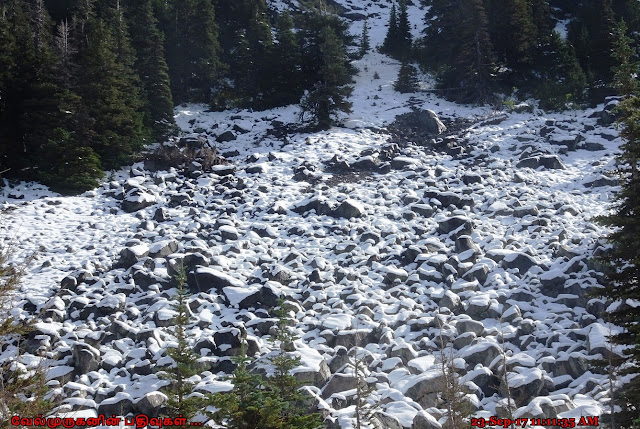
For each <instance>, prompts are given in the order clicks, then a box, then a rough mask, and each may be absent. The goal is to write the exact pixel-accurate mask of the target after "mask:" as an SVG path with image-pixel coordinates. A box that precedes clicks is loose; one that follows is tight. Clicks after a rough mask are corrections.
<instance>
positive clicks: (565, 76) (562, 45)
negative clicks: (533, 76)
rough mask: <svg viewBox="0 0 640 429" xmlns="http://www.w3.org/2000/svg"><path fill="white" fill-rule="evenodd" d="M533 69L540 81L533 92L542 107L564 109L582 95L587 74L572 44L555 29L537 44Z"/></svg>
mask: <svg viewBox="0 0 640 429" xmlns="http://www.w3.org/2000/svg"><path fill="white" fill-rule="evenodd" d="M533 70H534V71H535V72H536V73H537V74H538V81H539V83H538V85H537V87H535V88H534V90H533V93H534V95H535V96H536V97H537V98H538V99H540V107H542V108H543V109H550V110H563V109H565V108H566V107H567V102H569V101H572V100H574V101H576V100H580V99H581V98H582V93H583V91H584V88H585V86H586V77H585V75H584V73H583V71H582V68H581V67H580V64H579V63H578V60H577V58H576V56H575V53H574V51H573V48H572V47H571V45H569V44H568V43H567V42H565V41H564V40H562V38H561V37H560V35H559V34H558V33H556V32H552V34H551V37H550V38H549V41H548V42H547V43H543V44H541V45H540V47H539V53H538V55H537V61H536V65H535V67H534V68H533Z"/></svg>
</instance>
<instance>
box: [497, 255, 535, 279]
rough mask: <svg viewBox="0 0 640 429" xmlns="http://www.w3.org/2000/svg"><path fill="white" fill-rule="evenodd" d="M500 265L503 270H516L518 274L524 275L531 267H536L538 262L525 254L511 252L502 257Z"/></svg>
mask: <svg viewBox="0 0 640 429" xmlns="http://www.w3.org/2000/svg"><path fill="white" fill-rule="evenodd" d="M502 265H503V266H504V268H505V269H513V268H516V269H518V271H519V272H520V274H524V273H526V272H527V271H529V270H530V269H531V267H534V266H537V265H538V262H536V260H535V259H533V258H532V257H531V256H529V255H527V254H526V253H521V252H513V253H509V254H507V255H506V256H505V257H504V259H503V260H502Z"/></svg>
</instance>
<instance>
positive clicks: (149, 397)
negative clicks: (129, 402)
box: [133, 392, 167, 416]
mask: <svg viewBox="0 0 640 429" xmlns="http://www.w3.org/2000/svg"><path fill="white" fill-rule="evenodd" d="M165 402H167V395H165V394H164V393H162V392H149V393H147V394H146V395H144V396H143V397H142V398H140V399H138V400H137V401H135V402H134V403H133V409H134V411H136V412H138V413H140V414H146V415H148V416H157V415H159V413H160V409H161V408H162V406H163V405H164V403H165Z"/></svg>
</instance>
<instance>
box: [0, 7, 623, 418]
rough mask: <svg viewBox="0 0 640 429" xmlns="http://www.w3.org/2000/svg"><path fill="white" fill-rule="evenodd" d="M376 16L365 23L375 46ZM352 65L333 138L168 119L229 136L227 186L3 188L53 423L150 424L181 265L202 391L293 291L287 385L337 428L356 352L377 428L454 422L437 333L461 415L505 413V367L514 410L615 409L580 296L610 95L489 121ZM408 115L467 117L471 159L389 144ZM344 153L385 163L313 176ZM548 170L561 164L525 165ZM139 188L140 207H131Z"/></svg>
mask: <svg viewBox="0 0 640 429" xmlns="http://www.w3.org/2000/svg"><path fill="white" fill-rule="evenodd" d="M380 4H381V3H378V2H375V3H374V6H376V7H380ZM412 8H416V9H417V7H415V6H412ZM387 10H388V9H386V8H380V14H379V16H378V17H377V18H373V19H370V20H369V22H370V25H371V26H372V31H371V35H372V39H373V41H374V45H375V44H377V43H380V42H381V41H382V38H383V37H384V33H383V30H382V27H381V25H380V24H381V23H382V24H386V22H387V19H388V16H387V13H388V12H386V11H387ZM374 12H375V11H374ZM422 13H423V12H416V11H413V13H412V15H411V16H412V19H414V18H416V17H419V18H421V16H422ZM376 20H377V21H379V22H378V23H376V22H377V21H376ZM419 22H420V20H419V19H417V18H416V31H417V29H418V28H419V25H418V24H419ZM361 23H362V22H361V21H355V22H354V25H353V32H354V34H359V31H360V29H361ZM358 26H360V27H358ZM356 66H357V67H358V68H359V69H360V74H359V75H358V77H357V79H356V80H357V83H356V85H355V91H354V93H353V100H352V101H353V104H354V107H353V112H354V113H352V114H351V115H348V116H344V117H342V123H343V124H344V125H345V126H344V127H335V128H332V129H331V130H329V131H324V132H317V133H307V134H295V133H290V134H288V135H287V136H282V137H276V136H274V135H272V134H270V132H269V130H271V129H272V128H273V127H274V126H275V125H276V123H275V121H280V122H282V123H285V124H289V123H295V122H296V120H297V116H298V113H299V112H298V109H297V107H295V106H291V107H286V108H280V109H274V110H270V111H266V112H250V111H225V112H207V111H206V108H205V107H204V106H199V105H188V106H181V107H179V108H178V109H176V120H177V122H178V125H179V126H180V127H181V128H182V129H183V130H184V131H185V133H197V134H200V135H203V136H204V135H207V136H208V138H209V139H210V140H211V141H214V140H215V137H216V136H219V135H221V134H222V133H224V132H225V131H232V132H233V133H234V135H235V136H236V140H233V141H229V142H225V143H217V148H218V151H219V153H222V154H225V156H226V157H227V158H228V159H229V160H230V162H231V164H232V166H233V167H235V171H234V172H232V173H231V172H230V171H229V168H228V167H225V166H222V167H214V169H213V171H211V172H205V173H202V174H192V175H190V176H189V175H187V176H185V175H180V174H177V173H176V172H174V171H169V172H167V171H160V172H152V171H146V170H144V169H143V166H142V165H136V166H134V167H133V168H127V169H123V170H122V171H119V172H114V174H113V177H111V178H110V179H109V181H106V182H105V183H104V184H103V185H102V186H101V187H100V188H98V189H97V190H95V191H91V192H87V193H85V194H83V195H80V196H77V197H62V196H59V195H56V194H54V193H51V192H49V191H47V190H46V189H43V188H42V187H40V186H38V185H34V184H27V183H22V184H17V185H15V184H14V185H10V186H5V187H4V188H3V189H2V190H1V192H0V201H1V202H2V206H1V207H2V209H3V214H2V219H1V221H2V222H1V224H0V228H1V231H2V232H1V236H2V239H3V240H4V242H5V243H11V244H12V245H13V246H14V247H15V249H16V252H15V257H16V260H17V261H19V260H22V259H25V258H27V257H28V256H29V255H32V254H35V260H34V262H33V263H32V265H31V266H30V268H29V270H28V273H27V275H26V277H25V279H24V282H23V283H22V285H21V288H20V290H19V294H18V296H17V303H16V306H15V307H14V308H13V309H12V310H11V311H12V313H13V314H14V315H15V316H16V317H28V316H29V315H33V314H39V315H40V318H41V322H40V323H39V324H38V325H37V330H36V332H35V333H34V334H33V335H32V336H31V337H30V338H31V340H32V341H29V342H28V344H27V349H28V352H29V353H27V354H26V355H25V357H24V359H23V362H22V363H23V364H25V365H28V364H30V363H33V362H34V361H35V359H34V358H33V357H32V356H33V355H36V354H40V355H42V356H45V357H46V358H47V360H46V365H48V366H50V368H51V369H50V372H49V377H50V378H51V380H52V386H53V387H56V388H58V389H59V391H60V392H61V393H62V395H63V397H64V400H63V405H64V406H65V407H66V408H64V409H63V411H65V410H66V411H68V412H73V411H77V410H85V411H83V412H84V413H86V412H87V411H86V410H95V411H97V412H105V413H107V414H111V412H112V411H113V412H116V413H119V412H120V411H130V412H134V413H137V412H153V410H154V408H153V407H152V406H151V405H149V404H150V403H151V402H152V401H149V400H148V399H149V398H150V397H151V396H153V395H157V394H156V393H153V392H155V391H157V390H158V389H159V388H160V386H162V385H163V384H165V383H166V381H163V380H160V379H159V378H158V376H157V375H156V374H155V373H154V372H153V369H154V368H155V367H156V366H158V365H160V366H161V365H163V364H167V363H168V360H167V357H166V354H165V350H166V347H167V346H168V345H170V344H172V341H173V338H172V337H171V336H170V335H169V333H168V332H169V331H168V330H169V327H170V325H171V317H172V316H173V312H172V310H171V304H172V297H173V295H174V293H175V289H174V288H173V286H172V285H171V284H169V280H170V278H171V276H170V273H171V269H172V267H174V266H175V265H176V263H177V261H183V262H184V264H185V265H186V266H187V267H188V268H189V269H190V271H192V274H191V276H190V279H189V281H190V286H191V287H192V289H193V290H194V292H197V293H194V295H192V297H191V305H190V308H191V309H192V311H193V313H194V317H195V320H196V322H195V323H194V324H193V325H192V326H191V328H190V330H189V334H190V338H191V339H192V343H193V345H194V346H195V348H196V350H197V351H198V353H200V354H201V355H202V361H203V364H204V367H205V368H206V370H203V372H202V373H201V374H200V375H199V376H197V377H196V379H194V381H196V382H197V390H199V391H201V392H215V391H220V390H227V389H229V388H230V384H229V382H228V381H227V380H226V379H225V371H226V372H228V371H229V370H230V365H229V362H230V360H229V359H230V358H229V356H230V355H231V354H233V353H235V352H237V344H238V343H237V338H238V336H239V334H240V330H241V329H242V330H246V331H247V333H248V338H249V340H250V347H249V351H250V352H252V351H253V352H256V353H257V354H256V356H264V355H266V354H268V353H269V352H270V351H271V349H272V348H273V344H272V343H271V342H269V341H268V340H269V327H270V326H272V325H273V322H274V320H273V318H272V317H271V316H272V314H269V312H270V307H271V306H272V304H271V305H270V303H271V302H272V301H273V300H274V299H275V297H276V296H285V297H287V299H288V300H289V301H290V303H291V309H292V311H291V316H292V317H294V318H295V326H294V330H295V332H296V333H297V335H298V336H299V337H300V339H299V340H297V341H296V353H297V354H298V355H299V356H301V357H302V359H303V366H302V367H301V368H298V369H297V372H298V373H299V374H301V377H302V378H303V379H305V380H308V381H310V382H311V384H314V385H315V387H313V388H312V390H313V392H314V393H315V394H316V395H318V402H319V404H320V405H319V406H320V407H325V408H327V409H328V411H329V414H330V416H331V417H330V418H331V419H335V421H336V422H339V424H340V425H341V427H343V428H348V427H352V423H353V422H352V418H353V413H354V410H355V407H354V405H353V403H352V401H350V400H349V396H350V395H352V394H353V392H354V389H355V382H354V380H353V377H352V373H353V369H352V367H350V366H349V365H348V358H347V357H345V355H344V353H343V352H344V351H346V350H349V349H352V348H353V347H357V349H358V350H360V351H359V354H361V355H365V354H366V358H365V359H364V360H365V362H366V363H367V367H368V368H367V370H368V371H369V372H370V377H369V378H368V381H369V382H370V383H371V385H372V386H373V387H374V388H375V389H374V393H373V394H372V395H371V397H370V400H371V401H374V402H376V403H378V404H379V406H380V411H381V412H384V413H386V414H387V415H388V416H390V420H385V421H386V422H387V423H385V424H386V425H387V426H386V427H405V428H410V427H413V428H422V427H437V426H438V424H439V423H437V421H439V422H440V423H443V419H444V417H443V416H444V410H443V409H442V408H443V405H442V402H441V401H440V399H439V397H438V392H439V391H440V390H441V389H440V388H439V386H440V385H441V380H440V378H439V377H440V376H441V373H440V372H439V371H438V369H439V368H440V361H439V359H440V358H441V357H442V354H441V352H440V349H441V347H440V345H441V343H442V342H445V343H446V344H448V346H447V347H445V349H446V350H447V352H446V353H451V354H452V356H453V357H454V359H455V360H454V363H455V366H456V368H458V369H459V374H460V377H461V381H462V382H463V383H464V384H465V385H466V386H467V392H468V396H469V398H470V400H471V402H472V403H473V404H474V406H475V408H476V410H475V411H474V413H473V416H476V417H489V416H492V415H495V414H496V413H500V412H501V411H500V409H499V408H500V404H501V403H502V402H501V401H503V399H504V396H505V395H504V391H505V389H504V387H505V385H504V383H505V377H503V374H504V367H503V360H505V361H506V367H507V368H506V369H507V376H506V380H508V384H509V386H510V390H511V394H512V396H513V397H514V399H515V400H516V403H517V408H518V410H517V411H516V413H515V417H545V416H546V417H556V416H558V417H575V416H589V415H601V414H603V413H605V412H606V411H607V406H606V403H607V399H608V389H609V386H608V378H607V375H606V374H604V373H602V371H600V370H598V369H597V368H596V367H594V366H593V365H592V363H594V361H595V360H597V359H599V358H602V355H603V353H604V354H605V355H606V354H607V353H610V352H611V350H610V348H609V346H608V345H607V344H606V342H605V337H606V336H607V335H608V334H609V333H610V332H612V331H613V332H615V331H616V328H615V327H611V326H609V325H608V324H607V323H606V322H605V321H604V320H603V319H602V316H603V315H604V303H602V302H601V301H600V300H598V299H593V298H590V297H589V296H586V295H585V294H586V293H587V292H588V291H590V290H593V289H594V288H597V287H598V286H599V283H598V279H599V278H600V274H599V273H598V271H597V269H598V266H597V264H596V263H594V262H593V261H592V256H593V254H594V251H596V249H598V247H599V246H600V245H601V242H602V238H603V237H604V236H605V235H606V234H607V230H606V229H605V228H603V227H602V226H599V225H598V224H597V223H595V222H594V220H593V218H594V217H595V216H598V215H601V214H604V213H606V211H607V208H608V204H609V201H610V199H611V196H612V195H613V193H614V192H615V190H616V187H615V184H614V183H612V182H611V181H610V180H608V179H606V178H604V179H605V180H602V179H603V177H604V176H603V173H606V172H607V171H610V170H612V169H613V168H614V154H615V153H616V151H617V150H618V147H619V145H620V144H621V140H620V139H619V138H618V137H617V132H616V130H615V129H614V128H613V127H612V126H607V127H602V126H600V125H598V123H597V120H596V119H595V118H592V117H591V116H593V114H594V113H597V112H599V111H601V110H602V106H599V107H598V108H596V109H590V110H586V111H570V112H565V113H553V114H548V113H543V112H541V111H537V110H534V111H533V112H532V113H513V112H511V113H510V112H496V111H493V110H492V109H491V108H488V107H485V108H472V107H468V106H460V105H457V104H453V103H450V102H447V101H446V100H443V99H439V98H436V97H435V96H433V95H430V94H428V93H420V94H398V93H396V92H394V91H393V89H392V82H393V80H394V79H395V76H396V74H397V71H398V68H399V64H397V63H396V62H395V61H393V60H391V59H389V58H387V57H385V56H382V55H379V54H375V53H370V54H367V55H366V56H365V57H364V58H363V59H362V60H359V61H358V62H357V63H356ZM376 72H377V73H378V75H379V76H380V78H379V79H374V74H375V73H376ZM412 108H414V109H431V110H434V111H435V112H436V113H437V114H438V115H439V116H440V118H441V119H442V120H443V121H444V122H445V123H449V124H451V123H453V121H455V120H456V119H457V118H465V119H469V120H471V121H472V122H473V123H474V124H475V125H473V126H472V127H470V128H469V129H467V130H465V131H463V132H462V133H461V134H460V135H457V136H455V137H452V139H454V140H455V141H457V142H458V143H459V145H461V146H463V147H465V152H466V153H464V154H463V155H462V156H452V155H448V154H446V151H444V150H433V148H432V147H423V146H418V145H412V144H409V145H405V144H399V145H396V146H393V143H396V142H395V141H394V137H393V136H392V135H390V134H389V133H388V132H386V127H387V126H388V125H389V124H391V123H392V122H393V121H394V119H395V118H396V116H397V115H399V114H404V113H408V112H411V111H412ZM234 126H235V127H236V128H235V130H234ZM239 130H241V131H239ZM435 138H436V139H440V140H441V139H442V136H440V137H435ZM574 146H575V147H574ZM569 149H571V150H569ZM573 149H575V150H573ZM389 154H390V155H389ZM336 156H337V158H335V159H337V160H340V161H344V162H346V163H347V164H348V165H349V166H353V165H370V164H371V161H372V162H373V164H375V163H376V162H380V163H384V157H385V156H387V157H390V159H389V168H388V169H386V170H384V171H385V172H384V173H381V172H378V171H380V170H377V169H376V168H372V169H369V170H366V169H359V170H353V171H344V170H336V169H333V170H332V169H330V168H328V166H327V164H326V163H327V162H328V161H329V160H331V159H332V158H334V157H336ZM335 159H334V161H335ZM545 160H548V161H549V164H547V167H549V166H551V167H554V168H546V167H539V168H532V166H533V167H535V165H536V163H540V162H546V161H545ZM347 164H343V165H347ZM227 173H231V174H227ZM348 173H351V174H348ZM598 180H600V182H596V183H595V184H594V183H593V182H595V181H598ZM135 195H138V196H140V195H143V196H145V198H147V199H150V203H149V204H150V205H148V206H147V207H145V208H142V209H140V210H138V211H134V212H132V213H127V212H125V211H123V210H122V201H123V200H124V199H129V200H131V199H133V198H134V196H135ZM161 209H162V210H163V211H164V215H165V216H164V217H160V216H159V215H158V213H159V212H160V211H161ZM345 213H348V215H345ZM157 215H158V216H157ZM345 216H347V217H345ZM599 243H600V244H599ZM61 282H62V283H61ZM252 347H253V348H252ZM344 349H346V350H344ZM503 352H504V353H505V356H503ZM12 353H13V350H12V349H11V348H8V349H7V350H5V351H4V352H3V353H2V354H0V357H3V358H6V357H9V356H10V355H11V354H12ZM496 407H497V408H498V409H496ZM155 410H156V411H157V409H155ZM380 419H383V418H382V417H380ZM427 421H428V422H431V423H430V425H427V423H425V422H427ZM393 422H395V423H393ZM394 424H395V425H396V426H393V425H394ZM398 424H399V425H400V426H397V425H398ZM412 425H413V426H412Z"/></svg>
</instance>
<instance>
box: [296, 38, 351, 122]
mask: <svg viewBox="0 0 640 429" xmlns="http://www.w3.org/2000/svg"><path fill="white" fill-rule="evenodd" d="M319 42H320V43H319V53H320V59H321V61H322V62H321V64H320V69H319V73H318V81H317V82H316V83H315V84H314V87H313V88H312V89H311V91H310V92H309V93H308V94H307V95H306V96H305V98H304V99H303V101H302V105H301V108H302V113H301V119H303V120H304V119H305V118H306V116H307V114H309V115H311V119H312V121H313V122H314V123H315V125H316V126H317V127H318V128H319V129H328V128H329V127H330V126H331V124H332V122H333V120H334V118H335V116H336V115H337V114H338V113H339V112H345V113H350V112H351V105H352V104H351V103H350V102H349V101H347V98H348V97H349V96H350V95H351V92H352V91H353V87H351V86H349V85H348V84H349V83H350V82H351V74H350V69H349V66H348V64H347V63H348V60H347V55H346V52H345V48H344V45H343V44H342V42H341V40H340V39H339V38H338V36H337V35H336V33H335V32H334V30H333V28H331V27H329V26H326V27H324V28H322V29H321V30H320V35H319Z"/></svg>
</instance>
